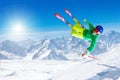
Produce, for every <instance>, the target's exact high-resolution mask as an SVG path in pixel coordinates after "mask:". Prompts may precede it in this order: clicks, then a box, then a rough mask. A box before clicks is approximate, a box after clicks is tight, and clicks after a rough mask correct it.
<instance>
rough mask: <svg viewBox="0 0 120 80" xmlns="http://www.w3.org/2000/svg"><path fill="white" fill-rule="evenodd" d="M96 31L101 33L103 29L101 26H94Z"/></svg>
mask: <svg viewBox="0 0 120 80" xmlns="http://www.w3.org/2000/svg"><path fill="white" fill-rule="evenodd" d="M96 29H97V30H98V31H99V32H100V33H102V32H103V27H102V26H101V25H98V26H96Z"/></svg>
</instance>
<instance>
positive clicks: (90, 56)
mask: <svg viewBox="0 0 120 80" xmlns="http://www.w3.org/2000/svg"><path fill="white" fill-rule="evenodd" d="M88 57H89V58H91V59H94V60H98V61H101V59H99V58H96V57H94V56H92V55H88Z"/></svg>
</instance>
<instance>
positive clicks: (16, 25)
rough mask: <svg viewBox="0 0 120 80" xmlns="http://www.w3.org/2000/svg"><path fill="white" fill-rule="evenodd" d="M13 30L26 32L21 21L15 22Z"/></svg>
mask: <svg viewBox="0 0 120 80" xmlns="http://www.w3.org/2000/svg"><path fill="white" fill-rule="evenodd" d="M13 31H14V32H16V33H23V32H24V26H23V25H22V24H20V23H17V24H14V26H13Z"/></svg>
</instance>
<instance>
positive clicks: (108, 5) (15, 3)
mask: <svg viewBox="0 0 120 80" xmlns="http://www.w3.org/2000/svg"><path fill="white" fill-rule="evenodd" d="M119 3H120V0H1V1H0V28H1V30H0V32H1V33H4V32H5V31H6V32H9V30H10V28H11V27H10V22H13V23H15V21H21V22H22V23H23V24H24V25H25V27H26V29H27V31H28V32H29V33H31V32H49V31H63V30H67V31H70V29H69V27H68V26H67V25H66V24H64V23H63V22H61V21H60V20H58V19H57V18H56V17H55V16H54V13H56V12H58V13H59V14H61V15H62V16H63V17H64V18H65V19H66V20H67V21H69V22H70V23H72V24H74V22H73V20H72V19H71V18H70V17H69V16H68V15H66V14H65V12H64V8H67V9H69V10H70V11H71V13H72V14H73V15H74V16H75V17H76V18H77V19H78V20H79V21H80V22H81V23H82V24H83V25H84V26H85V27H86V28H87V27H88V26H87V25H86V24H85V23H84V22H83V19H84V18H86V19H88V20H89V21H90V22H92V23H93V25H97V24H100V25H103V27H104V28H105V30H106V31H107V30H109V29H112V28H113V27H114V28H119V27H120V26H119V25H120V4H119Z"/></svg>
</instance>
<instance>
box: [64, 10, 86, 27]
mask: <svg viewBox="0 0 120 80" xmlns="http://www.w3.org/2000/svg"><path fill="white" fill-rule="evenodd" d="M64 11H65V12H66V13H67V14H68V15H69V16H70V17H71V18H72V19H73V20H74V21H75V22H78V23H79V24H80V25H81V27H82V28H84V26H83V25H82V24H81V23H80V22H79V21H78V20H77V19H76V18H75V17H74V16H73V15H72V13H71V12H70V11H69V10H68V9H66V8H65V10H64Z"/></svg>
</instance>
